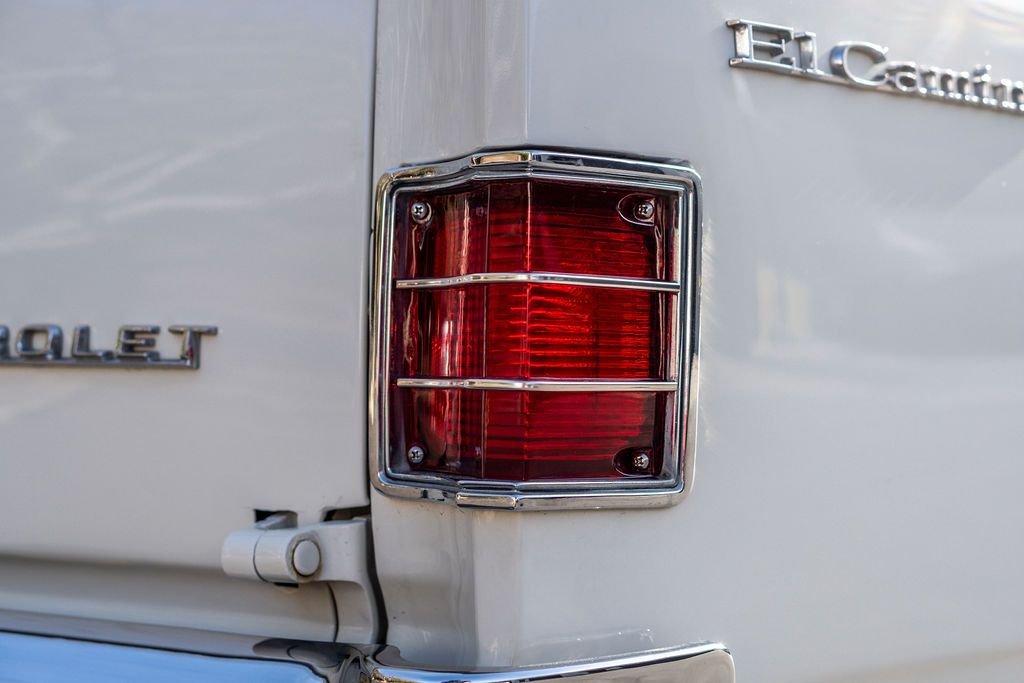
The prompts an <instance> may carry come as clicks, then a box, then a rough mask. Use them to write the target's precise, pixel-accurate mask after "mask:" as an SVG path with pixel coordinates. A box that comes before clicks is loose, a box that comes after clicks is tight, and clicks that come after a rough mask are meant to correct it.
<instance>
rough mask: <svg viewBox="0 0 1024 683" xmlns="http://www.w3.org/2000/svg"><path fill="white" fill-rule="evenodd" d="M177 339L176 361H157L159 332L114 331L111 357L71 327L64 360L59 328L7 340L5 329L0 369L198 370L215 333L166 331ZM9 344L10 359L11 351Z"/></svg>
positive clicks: (183, 328)
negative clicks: (206, 344) (206, 341)
mask: <svg viewBox="0 0 1024 683" xmlns="http://www.w3.org/2000/svg"><path fill="white" fill-rule="evenodd" d="M167 329H168V331H170V332H171V333H172V334H176V335H179V336H180V337H181V354H180V355H179V357H178V358H161V357H160V352H159V351H157V349H156V343H157V339H158V338H159V336H160V328H159V327H157V326H156V325H124V326H122V327H121V328H120V329H119V330H118V331H117V341H116V343H115V346H114V349H113V350H112V351H103V350H97V349H93V348H92V335H91V330H90V328H89V326H88V325H79V326H77V327H75V330H74V332H73V333H72V335H71V349H70V355H69V356H66V357H65V356H64V331H63V330H62V329H61V328H60V327H59V326H58V325H50V324H42V325H26V326H25V327H22V328H21V329H20V330H18V333H17V334H16V335H15V336H14V337H13V338H12V336H11V331H10V329H9V328H8V327H7V326H6V325H0V367H10V366H22V367H24V366H34V367H76V368H154V369H168V370H198V369H199V355H200V349H201V346H202V338H203V337H204V336H207V335H208V336H214V335H216V334H217V328H216V327H211V326H209V325H171V326H170V327H168V328H167ZM12 341H13V346H14V353H12V350H11V345H12V344H11V343H12Z"/></svg>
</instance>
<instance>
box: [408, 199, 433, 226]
mask: <svg viewBox="0 0 1024 683" xmlns="http://www.w3.org/2000/svg"><path fill="white" fill-rule="evenodd" d="M409 214H410V215H411V216H412V219H413V220H414V221H416V222H418V223H423V222H425V221H426V220H427V219H428V218H430V204H427V203H426V202H413V203H412V206H411V207H409Z"/></svg>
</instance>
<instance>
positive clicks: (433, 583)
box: [372, 0, 1024, 683]
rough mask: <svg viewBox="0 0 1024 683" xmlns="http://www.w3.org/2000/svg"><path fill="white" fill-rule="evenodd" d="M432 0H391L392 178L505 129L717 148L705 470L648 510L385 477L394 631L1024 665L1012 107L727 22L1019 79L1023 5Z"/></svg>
mask: <svg viewBox="0 0 1024 683" xmlns="http://www.w3.org/2000/svg"><path fill="white" fill-rule="evenodd" d="M429 7H430V11H429V12H428V11H427V4H426V3H407V2H398V1H396V0H384V1H383V2H382V3H381V9H380V16H379V24H380V44H379V46H380V50H379V53H378V73H377V81H378V90H379V94H378V103H377V109H376V112H377V113H376V121H375V133H376V137H375V146H374V152H375V162H374V168H375V173H376V174H379V173H381V172H383V171H384V170H385V169H387V168H388V167H391V166H394V165H396V164H399V163H409V162H424V161H431V160H435V159H439V158H444V157H454V156H459V155H462V154H465V153H467V152H471V151H473V150H474V149H477V148H479V147H488V146H503V145H516V146H522V145H530V146H553V145H558V146H569V147H578V148H584V149H596V150H603V151H621V152H628V153H635V154H644V155H651V156H667V157H676V158H685V159H687V160H689V161H690V162H691V163H692V164H693V166H694V167H695V168H696V169H697V170H698V171H699V172H700V173H701V174H702V176H703V178H704V186H705V197H704V199H705V203H704V209H705V232H704V236H705V240H704V244H705V253H704V259H703V272H704V282H703V300H702V304H701V312H702V321H701V324H702V340H701V360H700V375H701V389H700V392H701V394H700V396H701V401H700V424H699V434H698V448H697V453H696V457H697V478H696V483H695V486H694V487H693V490H692V492H691V493H690V495H689V497H688V498H687V499H686V500H685V501H683V503H682V504H681V505H679V506H677V507H675V508H672V509H669V510H655V511H615V512H612V511H608V512H573V513H535V514H516V513H497V512H466V511H459V510H455V509H453V508H450V507H444V506H440V505H435V504H426V503H409V502H402V501H397V500H391V499H386V498H383V497H381V496H379V495H376V494H375V495H374V497H373V500H372V505H373V520H374V529H375V533H376V536H375V542H376V549H377V558H378V570H379V573H380V579H381V584H382V587H383V590H384V596H385V601H386V605H387V609H388V613H389V619H390V629H389V635H388V638H389V641H390V642H392V643H393V644H397V645H399V646H400V647H401V648H402V649H403V651H404V652H405V654H406V655H407V656H409V657H411V658H421V659H427V660H432V661H436V662H445V663H448V664H451V663H452V662H453V661H454V662H468V663H475V664H488V665H499V666H500V665H509V664H527V663H533V662H543V661H549V660H552V659H564V658H571V657H574V656H586V655H602V654H609V653H613V652H622V651H627V650H632V649H636V648H637V647H639V646H645V645H646V646H664V645H670V644H675V643H679V642H686V641H692V640H701V639H712V640H721V641H723V642H725V643H726V644H727V645H728V646H729V647H730V648H731V649H732V652H733V655H734V657H735V660H736V666H737V672H738V677H739V680H757V681H767V682H771V681H785V682H787V683H791V682H794V681H807V682H811V681H820V682H822V683H824V682H834V681H876V682H882V681H885V682H891V683H896V682H901V683H906V682H910V681H921V680H928V681H962V680H986V681H1011V680H1019V679H1020V678H1021V677H1022V676H1024V636H1022V631H1021V629H1020V626H1019V623H1020V619H1019V615H1020V614H1021V612H1022V611H1024V591H1022V590H1021V586H1020V570H1019V567H1020V565H1021V563H1022V561H1024V545H1022V544H1021V543H1020V542H1018V541H1017V540H1016V539H1017V538H1018V537H1019V533H1018V528H1017V527H1018V526H1019V524H1018V522H1019V520H1020V519H1021V516H1022V513H1024V499H1022V498H1021V496H1020V493H1019V489H1020V487H1019V483H1018V482H1019V480H1020V479H1021V477H1022V476H1024V461H1022V460H1021V459H1020V458H1019V457H1017V452H1018V451H1019V448H1018V443H1019V442H1020V441H1021V438H1022V436H1024V432H1022V429H1021V424H1022V423H1021V420H1020V417H1019V414H1020V413H1021V410H1022V409H1024V392H1022V391H1021V386H1024V322H1022V321H1021V320H1020V319H1019V316H1016V315H1015V311H1014V309H1013V303H1012V302H1013V301H1014V296H1015V293H1016V292H1017V291H1018V290H1019V289H1021V286H1022V285H1024V276H1022V275H1021V273H1024V270H1022V269H1021V268H1020V261H1021V258H1022V257H1024V232H1022V231H1021V230H1020V226H1019V220H1018V219H1017V215H1018V214H1019V204H1020V202H1019V196H1020V192H1021V189H1022V187H1024V154H1022V153H1021V152H1022V148H1024V142H1022V141H1024V135H1022V133H1021V131H1022V128H1021V126H1022V125H1024V122H1022V119H1021V118H1019V117H1014V116H1008V115H1001V114H997V113H989V112H985V111H979V110H975V109H969V108H964V107H956V106H951V105H944V104H941V103H935V102H928V101H922V100H915V99H912V98H903V97H895V96H891V95H884V94H877V93H871V92H863V91H857V90H852V89H845V88H840V87H835V86H831V85H826V84H821V83H814V82H808V81H802V80H799V79H794V78H783V77H778V76H774V75H771V74H764V73H757V72H751V71H740V70H732V69H729V67H728V66H727V61H728V59H729V57H730V56H731V54H732V36H731V32H730V31H729V30H728V29H727V28H726V27H725V21H726V20H727V19H732V18H739V17H743V18H748V19H757V20H764V21H769V22H775V23H781V24H786V25H791V26H794V27H796V28H797V29H800V30H807V31H814V32H816V33H817V34H818V41H819V46H820V48H821V50H822V51H824V50H827V48H828V47H830V46H831V45H833V44H835V43H836V42H838V41H840V40H866V41H872V42H876V43H880V44H882V45H887V46H888V47H889V48H890V56H891V58H893V59H907V60H917V61H920V62H924V63H928V64H936V65H940V66H949V67H953V68H963V69H969V68H971V67H973V66H974V65H975V64H977V63H979V62H980V63H990V64H992V65H993V72H994V73H996V74H999V75H1001V76H1006V77H1010V78H1024V40H1022V39H1021V35H1022V34H1024V4H1021V3H1014V2H1007V1H1001V2H982V1H980V0H979V1H966V2H942V3H934V2H924V1H918V0H893V1H889V2H843V3H838V2H836V3H818V2H811V1H810V0H806V1H795V2H775V3H764V2H754V1H753V0H747V1H743V0H741V1H738V2H735V1H734V2H721V1H716V2H707V3H679V2H672V1H670V0H664V1H650V2H644V3H626V2H619V1H616V0H598V1H597V2H577V1H574V0H569V1H558V2H553V1H549V0H532V1H529V0H527V1H524V2H509V3H488V4H486V5H483V4H473V3H469V2H445V3H441V4H438V3H431V4H430V6H429ZM431 86H433V87H431Z"/></svg>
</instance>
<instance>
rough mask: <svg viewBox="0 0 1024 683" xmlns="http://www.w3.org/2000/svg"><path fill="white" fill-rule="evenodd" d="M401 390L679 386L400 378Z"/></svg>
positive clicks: (672, 386) (668, 387)
mask: <svg viewBox="0 0 1024 683" xmlns="http://www.w3.org/2000/svg"><path fill="white" fill-rule="evenodd" d="M395 384H397V385H398V386H400V387H419V388H422V389H495V390H498V391H501V390H505V391H587V392H590V391H675V390H676V389H678V388H679V382H660V381H657V380H651V381H649V382H636V381H631V380H625V381H623V380H597V379H592V380H586V381H579V382H573V381H571V380H561V379H534V380H521V379H488V378H483V377H481V378H473V379H451V378H448V377H399V378H398V379H396V380H395Z"/></svg>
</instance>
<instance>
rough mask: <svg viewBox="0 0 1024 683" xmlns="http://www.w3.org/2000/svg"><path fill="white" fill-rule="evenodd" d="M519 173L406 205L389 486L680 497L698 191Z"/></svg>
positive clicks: (388, 275)
mask: <svg viewBox="0 0 1024 683" xmlns="http://www.w3.org/2000/svg"><path fill="white" fill-rule="evenodd" d="M579 158H580V159H588V158H586V157H579ZM477 163H479V162H477ZM508 165H510V166H513V167H514V168H513V170H512V171H509V170H508V169H504V170H502V169H498V170H501V172H496V173H495V174H494V175H490V174H488V173H480V172H476V173H464V177H463V178H462V180H461V181H456V182H453V181H451V180H448V181H441V180H437V179H434V180H430V176H429V175H427V176H424V177H426V178H428V180H427V181H417V180H411V181H410V182H408V183H407V184H405V185H403V186H401V187H398V188H396V189H395V190H394V191H393V193H392V194H391V195H390V196H389V199H388V201H389V204H388V205H387V211H386V213H385V214H384V215H385V216H387V218H388V220H387V222H386V224H385V225H384V226H383V229H384V230H386V231H387V232H386V233H384V234H383V235H382V236H381V241H380V242H379V245H380V246H379V249H380V251H379V257H380V258H381V259H382V262H381V264H380V267H381V269H380V270H379V272H378V278H379V279H378V282H377V287H378V288H379V290H380V291H379V292H378V299H377V305H378V307H379V308H380V310H379V311H378V316H379V319H378V322H377V329H378V332H377V334H378V335H379V342H380V343H381V345H382V346H381V349H380V350H381V351H384V353H383V354H381V355H379V356H378V363H379V366H378V367H379V368H380V372H381V375H380V377H381V382H382V386H380V387H379V389H378V392H380V400H381V403H380V408H381V409H382V410H383V415H384V419H383V421H382V422H383V424H382V425H381V427H382V431H381V434H380V436H381V440H382V444H383V446H384V453H383V454H382V455H383V458H384V461H383V466H384V471H383V473H382V474H383V476H384V478H385V479H388V481H387V483H388V484H391V483H392V480H391V478H394V479H393V482H394V483H397V484H399V485H401V484H402V482H404V481H405V482H412V481H417V480H420V481H427V482H433V483H435V484H437V483H438V482H443V481H445V480H450V481H451V482H452V485H453V486H456V487H457V488H459V489H460V490H461V491H462V492H463V493H464V492H465V491H466V487H469V488H470V489H471V488H472V486H473V483H472V482H473V481H478V482H480V485H484V484H485V483H486V484H487V486H488V487H490V488H488V489H487V491H489V492H493V491H494V490H498V489H495V488H494V487H496V486H497V487H499V489H500V487H501V486H506V487H509V488H510V489H511V490H514V491H516V492H523V495H528V494H529V491H534V490H538V491H543V490H545V487H551V486H553V487H554V488H555V489H557V482H560V481H563V482H580V481H581V480H586V481H588V482H590V483H592V484H593V485H594V486H595V487H596V489H595V490H601V487H602V486H607V487H612V486H616V482H620V483H619V484H617V486H618V487H619V488H621V487H622V486H623V485H625V484H623V483H622V482H628V486H629V487H632V488H631V489H630V490H634V489H635V490H638V491H641V490H642V488H638V487H643V486H644V485H645V482H646V486H647V487H648V488H650V487H652V486H653V487H659V486H660V487H663V488H664V487H672V486H677V487H679V488H681V486H682V480H681V475H682V472H681V470H680V458H681V453H680V443H681V435H682V433H683V429H684V426H685V425H684V417H685V412H684V401H683V400H682V398H683V397H682V392H683V390H684V389H685V382H684V381H683V379H684V378H685V375H686V373H687V372H688V370H689V359H688V353H689V351H690V349H689V344H690V339H691V338H690V336H689V334H688V333H686V332H684V330H683V329H682V328H681V325H682V323H683V317H682V311H684V310H685V309H684V307H683V306H682V305H681V304H682V302H681V299H683V298H684V296H685V295H686V291H685V290H684V289H683V286H682V283H683V282H684V279H685V277H686V276H687V272H686V271H687V267H688V266H687V264H688V263H689V262H690V259H691V257H692V251H690V252H688V253H687V254H684V253H682V251H681V250H684V249H686V248H687V247H688V245H690V243H689V242H686V241H684V240H685V239H686V236H685V235H684V232H683V229H684V227H685V225H684V224H687V223H688V220H689V218H688V217H689V216H691V215H692V214H689V213H688V212H687V208H688V207H687V197H688V196H690V195H688V194H687V192H686V190H687V189H689V188H691V187H692V186H691V185H690V184H689V181H680V179H679V178H674V179H670V180H665V181H663V182H644V181H642V180H638V179H635V178H633V179H630V178H623V177H619V176H616V175H614V174H612V175H610V176H609V177H607V178H602V177H600V176H595V175H594V174H585V173H581V172H580V171H579V170H578V168H576V167H567V168H566V169H564V170H560V171H559V172H549V173H527V172H525V171H526V169H527V166H528V164H527V166H524V165H523V164H521V163H520V164H516V163H514V162H512V163H510V164H508ZM380 318H383V319H380ZM530 482H534V483H536V487H540V488H536V487H531V488H530V489H524V488H522V486H523V485H525V484H527V483H530ZM602 482H604V483H603V484H602ZM574 490H575V489H574ZM607 490H612V489H611V488H608V489H607ZM517 495H519V493H517Z"/></svg>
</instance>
